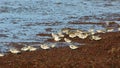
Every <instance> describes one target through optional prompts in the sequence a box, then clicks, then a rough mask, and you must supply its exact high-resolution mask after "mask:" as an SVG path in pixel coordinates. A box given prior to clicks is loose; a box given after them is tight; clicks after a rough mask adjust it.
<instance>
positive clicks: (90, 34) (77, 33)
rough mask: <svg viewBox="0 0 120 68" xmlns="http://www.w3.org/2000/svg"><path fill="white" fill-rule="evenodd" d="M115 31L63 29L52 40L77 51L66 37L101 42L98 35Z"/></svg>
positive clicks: (17, 51) (19, 51)
mask: <svg viewBox="0 0 120 68" xmlns="http://www.w3.org/2000/svg"><path fill="white" fill-rule="evenodd" d="M112 31H114V29H103V30H95V29H94V28H91V29H89V30H88V31H84V30H78V29H68V28H64V29H62V30H61V31H60V32H58V33H56V34H55V33H52V34H51V35H52V38H53V39H54V41H56V42H59V41H60V40H64V41H65V42H66V43H69V44H70V45H69V47H70V48H71V49H77V48H79V46H77V45H74V44H72V40H70V39H69V38H66V37H65V35H68V36H69V37H70V38H75V37H78V38H80V39H86V38H89V39H90V40H96V41H98V40H101V39H102V38H101V37H100V36H99V35H96V33H106V32H112ZM118 31H120V27H119V28H118ZM54 47H56V45H55V44H52V45H50V46H48V45H47V44H41V45H40V48H41V49H45V50H46V49H51V48H54ZM37 49H38V48H35V47H33V46H25V47H22V48H21V49H20V50H18V49H16V48H10V49H9V52H10V53H13V54H19V53H21V52H22V51H36V50H37ZM4 55H5V54H4V53H0V57H2V56H4Z"/></svg>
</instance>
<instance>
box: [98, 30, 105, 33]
mask: <svg viewBox="0 0 120 68" xmlns="http://www.w3.org/2000/svg"><path fill="white" fill-rule="evenodd" d="M96 32H97V33H105V32H106V31H105V30H96Z"/></svg>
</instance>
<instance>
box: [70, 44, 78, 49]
mask: <svg viewBox="0 0 120 68" xmlns="http://www.w3.org/2000/svg"><path fill="white" fill-rule="evenodd" d="M69 47H70V48H71V49H77V48H78V46H75V45H69Z"/></svg>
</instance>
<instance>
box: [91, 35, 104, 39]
mask: <svg viewBox="0 0 120 68" xmlns="http://www.w3.org/2000/svg"><path fill="white" fill-rule="evenodd" d="M101 39H102V38H101V37H99V36H94V35H93V36H92V39H91V40H101Z"/></svg>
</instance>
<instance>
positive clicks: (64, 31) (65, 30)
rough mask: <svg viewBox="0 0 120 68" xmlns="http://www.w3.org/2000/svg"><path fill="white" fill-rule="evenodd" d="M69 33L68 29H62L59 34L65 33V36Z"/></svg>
mask: <svg viewBox="0 0 120 68" xmlns="http://www.w3.org/2000/svg"><path fill="white" fill-rule="evenodd" d="M69 31H70V29H68V28H64V29H62V30H61V32H62V33H65V34H68V33H69Z"/></svg>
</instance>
